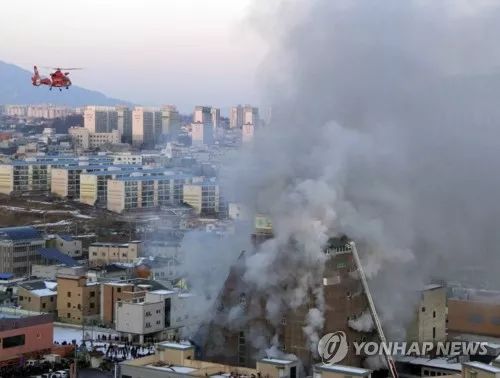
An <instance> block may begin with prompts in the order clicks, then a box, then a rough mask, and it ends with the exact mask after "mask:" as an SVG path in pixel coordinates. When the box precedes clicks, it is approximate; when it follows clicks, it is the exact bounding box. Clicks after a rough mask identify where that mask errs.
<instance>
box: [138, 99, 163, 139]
mask: <svg viewBox="0 0 500 378" xmlns="http://www.w3.org/2000/svg"><path fill="white" fill-rule="evenodd" d="M162 122H163V118H162V112H161V111H159V110H157V109H153V108H144V107H136V108H135V109H134V110H133V112H132V144H133V145H134V146H137V147H153V146H154V145H155V144H156V143H157V142H158V141H159V137H160V135H161V132H162Z"/></svg>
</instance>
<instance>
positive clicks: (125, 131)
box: [116, 106, 132, 144]
mask: <svg viewBox="0 0 500 378" xmlns="http://www.w3.org/2000/svg"><path fill="white" fill-rule="evenodd" d="M116 114H117V130H118V131H119V132H120V135H121V137H122V140H121V141H122V142H123V143H128V144H132V110H130V109H129V108H127V107H126V106H118V107H116Z"/></svg>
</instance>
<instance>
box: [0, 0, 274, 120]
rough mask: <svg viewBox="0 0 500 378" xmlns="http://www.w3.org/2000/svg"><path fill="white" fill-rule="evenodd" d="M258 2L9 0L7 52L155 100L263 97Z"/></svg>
mask: <svg viewBox="0 0 500 378" xmlns="http://www.w3.org/2000/svg"><path fill="white" fill-rule="evenodd" d="M250 3H251V0H140V1H139V0H72V1H68V0H47V1H40V0H15V1H4V2H2V9H1V11H0V60H3V61H5V62H8V63H13V64H17V65H20V66H22V67H24V68H27V69H31V67H32V66H33V64H38V65H40V66H65V67H75V66H77V67H80V66H81V67H85V70H83V71H77V72H74V73H73V74H72V77H73V82H74V83H75V84H77V85H81V86H83V87H86V88H89V89H96V90H99V91H102V92H104V93H105V94H107V95H109V96H113V97H118V98H122V99H125V100H130V101H133V102H136V103H143V104H148V105H160V104H165V103H173V104H177V105H178V106H179V107H180V108H181V109H182V110H184V111H186V110H190V109H191V108H192V106H194V105H195V104H208V105H210V104H213V105H217V106H221V107H227V106H230V105H232V104H234V103H254V102H257V101H258V96H257V91H256V86H255V73H256V69H257V66H258V64H259V62H260V60H261V58H262V55H263V52H264V47H263V44H262V41H260V40H259V39H258V38H257V37H256V35H255V33H254V32H253V31H252V30H251V29H252V28H251V27H250V26H249V24H248V21H247V17H248V13H249V11H250V10H249V6H250Z"/></svg>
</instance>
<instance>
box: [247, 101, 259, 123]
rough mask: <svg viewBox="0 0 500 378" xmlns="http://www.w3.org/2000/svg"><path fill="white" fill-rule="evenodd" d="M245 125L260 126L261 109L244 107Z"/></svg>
mask: <svg viewBox="0 0 500 378" xmlns="http://www.w3.org/2000/svg"><path fill="white" fill-rule="evenodd" d="M243 125H254V126H258V125H259V109H258V108H254V107H253V106H250V105H245V106H244V107H243Z"/></svg>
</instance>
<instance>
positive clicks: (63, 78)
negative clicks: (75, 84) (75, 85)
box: [31, 66, 81, 91]
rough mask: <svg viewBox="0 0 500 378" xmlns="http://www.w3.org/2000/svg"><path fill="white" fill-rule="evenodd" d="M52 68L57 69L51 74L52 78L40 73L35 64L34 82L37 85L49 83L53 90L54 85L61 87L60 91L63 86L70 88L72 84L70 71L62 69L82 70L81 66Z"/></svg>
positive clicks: (32, 78)
mask: <svg viewBox="0 0 500 378" xmlns="http://www.w3.org/2000/svg"><path fill="white" fill-rule="evenodd" d="M52 69H54V70H55V71H54V72H53V73H51V74H50V78H49V77H42V76H40V74H39V73H38V68H37V66H34V67H33V70H34V74H33V76H32V77H31V82H32V84H33V85H34V86H35V87H39V86H40V85H48V86H49V89H50V90H52V87H56V88H59V90H60V91H62V88H63V87H65V88H66V89H69V87H70V85H71V80H70V79H69V77H68V75H69V72H62V70H65V71H72V70H81V68H52Z"/></svg>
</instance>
